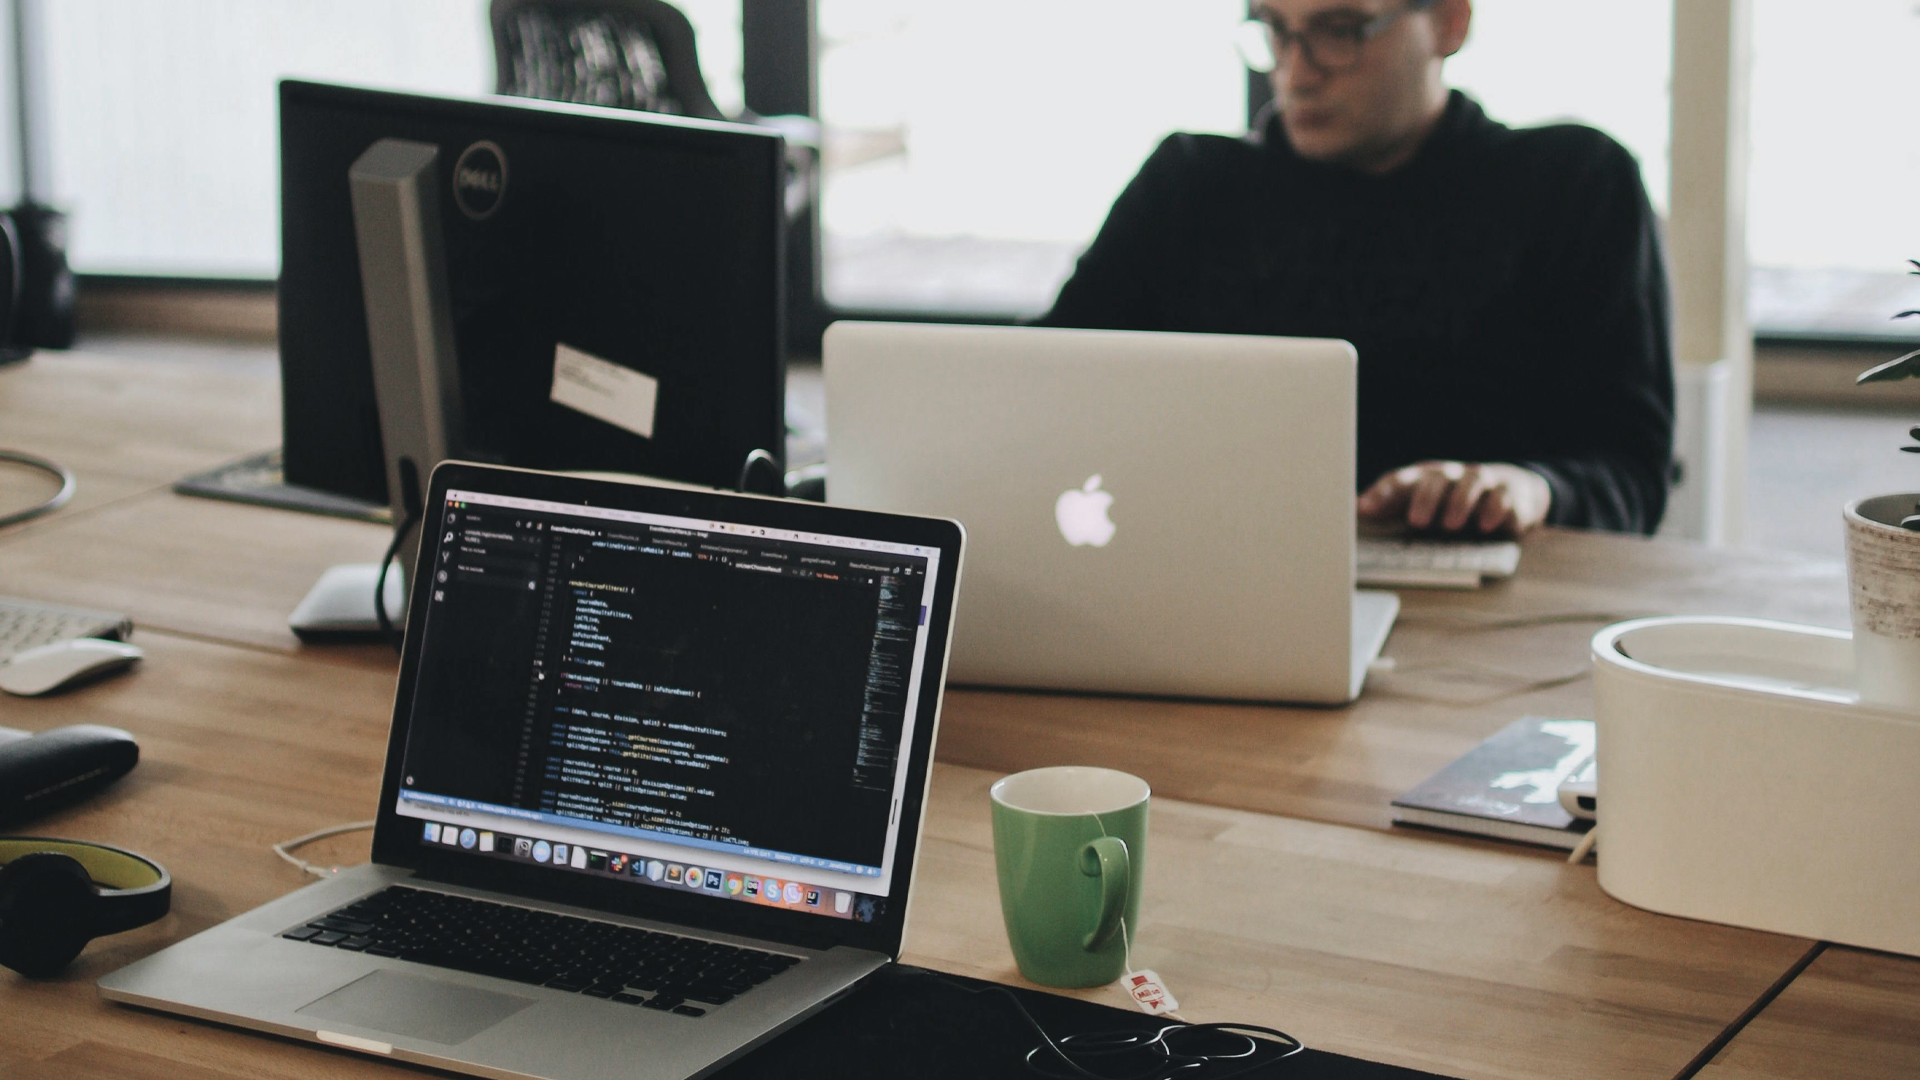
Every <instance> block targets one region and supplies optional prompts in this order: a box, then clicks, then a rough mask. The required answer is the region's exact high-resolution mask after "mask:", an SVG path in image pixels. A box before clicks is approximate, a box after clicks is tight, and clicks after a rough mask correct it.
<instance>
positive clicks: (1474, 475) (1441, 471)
mask: <svg viewBox="0 0 1920 1080" xmlns="http://www.w3.org/2000/svg"><path fill="white" fill-rule="evenodd" d="M1552 501H1553V489H1552V488H1550V487H1548V486H1547V481H1546V478H1545V477H1543V476H1541V475H1540V474H1539V473H1537V472H1533V471H1532V470H1530V469H1523V468H1521V467H1520V466H1518V465H1502V464H1468V463H1466V462H1462V461H1422V462H1420V463H1418V464H1415V465H1409V466H1407V467H1406V468H1404V469H1395V470H1394V471H1392V472H1390V473H1388V474H1386V475H1385V476H1382V477H1381V478H1380V479H1378V480H1376V481H1374V482H1373V486H1372V487H1370V488H1368V489H1367V490H1365V491H1363V492H1361V493H1360V497H1359V498H1357V499H1355V500H1354V511H1355V512H1356V513H1357V514H1359V515H1360V516H1361V517H1362V518H1365V519H1367V520H1368V521H1378V522H1400V521H1404V522H1406V524H1407V525H1408V526H1409V527H1410V528H1414V529H1440V530H1442V531H1445V532H1477V533H1479V534H1481V535H1483V536H1519V535H1520V534H1521V533H1524V532H1526V531H1527V530H1529V529H1531V528H1533V527H1534V526H1536V525H1538V524H1540V523H1541V522H1543V521H1545V520H1546V519H1547V506H1548V504H1550V503H1551V502H1552Z"/></svg>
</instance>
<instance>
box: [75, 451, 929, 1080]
mask: <svg viewBox="0 0 1920 1080" xmlns="http://www.w3.org/2000/svg"><path fill="white" fill-rule="evenodd" d="M427 506H428V511H427V519H426V522H425V528H426V529H427V533H426V542H425V543H423V544H422V545H421V549H420V552H421V553H420V564H419V569H420V572H419V573H417V574H415V575H413V580H414V588H413V594H412V604H411V607H410V609H409V615H408V620H407V634H406V649H405V653H404V656H403V658H402V662H401V669H400V680H399V687H398V691H397V693H396V695H395V702H394V716H393V728H392V734H391V739H390V743H389V746H388V750H387V764H386V776H385V781H384V784H383V786H382V789H381V794H380V805H379V808H378V815H379V819H378V826H377V828H376V830H375V833H374V843H373V861H372V862H370V863H368V864H367V865H364V866H360V867H357V868H354V869H352V870H348V871H346V872H344V873H341V874H340V875H338V876H337V877H334V878H332V879H330V880H327V881H324V882H321V883H318V884H315V885H312V886H310V887H308V888H306V889H302V890H300V891H298V892H295V893H293V894H291V895H289V896H286V897H283V898H281V899H279V900H276V901H274V902H273V903H270V904H267V905H265V906H263V907H260V908H257V909H255V910H254V911H251V912H249V913H247V914H245V915H242V916H240V917H238V918H236V919H232V920H230V921H228V922H226V923H223V924H221V925H219V926H216V927H214V928H213V929H211V930H208V931H206V932H204V933H201V934H198V935H196V936H194V937H192V938H189V939H187V940H186V941H183V942H180V943H179V944H176V945H173V946H171V947H169V948H167V949H165V950H162V951H161V952H159V953H156V954H154V955H153V956H150V957H148V958H147V959H145V960H142V961H140V962H138V963H135V964H133V965H131V966H129V967H126V968H123V969H121V970H119V971H117V972H114V973H113V974H111V975H109V976H107V977H106V978H103V979H101V980H100V989H101V992H102V993H103V994H104V995H105V996H106V997H108V998H111V999H113V1000H115V1001H122V1002H129V1003H132V1004H137V1005H143V1006H148V1007H151V1008H156V1009H162V1010H166V1011H169V1012H177V1013H184V1014H186V1015H189V1016H195V1017H201V1018H205V1019H211V1020H218V1021H223V1022H226V1023H230V1024H237V1025H240V1026H242V1027H247V1028H253V1029H257V1030H260V1031H267V1032H273V1033H275V1034H280V1035H288V1036H293V1037H296V1038H302V1039H310V1040H316V1041H319V1042H323V1043H329V1044H332V1045H335V1046H343V1047H349V1048H352V1049H356V1050H361V1051H365V1052H368V1053H372V1054H378V1055H384V1056H391V1057H393V1058H398V1059H402V1060H406V1061H412V1062H419V1063H423V1064H429V1065H435V1066H439V1067H442V1068H446V1069H452V1070H456V1071H460V1072H467V1073H473V1074H477V1075H483V1076H495V1077H509V1076H510V1077H551V1078H574V1077H579V1078H586V1077H607V1076H646V1077H687V1076H693V1075H696V1074H699V1073H702V1072H705V1071H707V1070H709V1069H711V1068H713V1067H715V1066H717V1065H719V1064H721V1063H724V1062H725V1061H727V1060H729V1059H731V1058H733V1057H735V1056H737V1055H739V1054H740V1053H742V1052H744V1051H745V1050H747V1049H748V1048H750V1047H751V1046H753V1045H754V1044H756V1043H758V1042H760V1041H762V1040H764V1039H766V1038H768V1037H770V1036H771V1035H773V1034H774V1033H775V1032H778V1031H779V1030H781V1029H782V1028H784V1027H786V1026H788V1025H790V1024H793V1023H794V1022H796V1021H797V1020H798V1019H800V1018H801V1017H803V1016H805V1015H807V1014H808V1013H809V1012H811V1011H813V1010H815V1009H818V1008H820V1007H821V1006H823V1005H824V1004H825V1003H827V1002H828V1001H830V1000H831V999H833V998H834V997H835V996H837V995H839V994H841V993H843V992H845V991H847V990H849V989H850V988H851V987H853V985H854V984H855V983H856V982H858V981H859V980H860V979H861V978H862V977H863V976H865V975H866V974H868V973H869V972H872V971H874V970H875V969H877V968H879V967H880V966H882V965H883V964H885V963H887V962H888V961H889V960H892V959H895V958H897V957H898V955H899V952H900V942H901V938H902V936H903V934H904V932H905V927H906V915H907V897H908V892H909V888H910V886H911V884H912V879H913V866H914V856H915V853H916V850H917V847H918V840H919V837H920V824H921V808H922V803H923V800H924V796H925V792H926V785H927V777H928V762H929V760H930V758H931V756H932V748H933V741H934V730H935V727H936V725H937V724H938V721H939V709H940V696H941V685H942V677H943V673H944V669H945V664H946V652H947V639H948V631H949V629H950V619H951V614H952V611H953V597H954V590H955V587H956V585H957V582H958V579H959V574H960V561H961V548H962V543H963V539H962V532H961V530H960V528H959V527H958V526H957V525H955V524H954V523H952V522H948V521H937V520H930V519H923V518H909V517H900V516H894V515H888V514H878V513H866V512H859V511H852V510H846V509H840V508H835V507H826V506H820V505H818V504H807V503H801V502H797V501H792V500H776V499H761V498H755V497H751V496H737V495H724V494H720V493H717V492H710V491H704V490H688V489H680V488H670V487H657V486H651V485H635V484H626V483H619V482H612V481H603V480H590V479H583V478H578V477H567V476H558V475H553V474H545V473H533V472H523V471H518V470H510V469H499V468H490V467H485V466H476V465H468V464H461V463H447V464H443V465H441V466H440V467H439V468H438V469H436V470H435V471H434V474H433V480H432V485H431V489H430V493H429V497H428V503H427ZM263 854H264V852H263Z"/></svg>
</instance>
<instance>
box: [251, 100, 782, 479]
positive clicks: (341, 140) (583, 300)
mask: <svg viewBox="0 0 1920 1080" xmlns="http://www.w3.org/2000/svg"><path fill="white" fill-rule="evenodd" d="M381 140H402V141H405V142H406V143H408V144H423V145H424V146H426V147H428V148H437V150H438V153H437V155H434V161H433V164H432V166H431V168H432V170H433V172H434V174H435V182H436V183H437V185H438V193H437V194H438V198H437V199H435V200H432V201H431V202H430V203H429V204H428V205H432V203H437V206H438V213H437V216H438V219H439V229H438V233H439V243H440V244H441V245H442V246H443V255H444V267H445V276H446V290H447V298H446V299H447V303H446V306H447V309H448V311H449V313H450V315H451V323H452V335H453V351H454V355H455V357H456V358H457V369H458V382H459V386H458V404H459V411H460V414H461V419H462V429H463V437H464V442H463V444H462V445H461V446H459V447H456V448H454V449H455V451H456V452H458V453H459V454H460V455H461V456H464V457H468V458H472V459H479V460H485V461H494V462H499V463H503V464H508V465H515V466H521V467H526V468H539V469H576V470H600V471H610V472H626V473H641V474H646V475H650V476H657V477H663V478H667V479H671V480H680V481H686V482H691V483H698V484H707V485H711V486H717V487H718V486H724V487H731V486H733V485H734V483H735V482H736V480H737V478H738V477H739V476H740V474H741V471H742V466H743V463H744V462H745V461H746V460H747V458H748V456H749V455H750V454H752V453H753V451H755V450H763V451H767V452H769V453H771V454H772V455H775V456H776V460H775V462H774V464H776V465H777V464H778V463H779V462H778V457H779V456H781V455H783V452H784V445H785V394H786V357H785V325H784V317H785V316H784V304H783V300H784V282H783V278H782V274H783V269H782V268H783V267H784V265H785V259H784V249H783V243H784V239H783V238H784V235H785V222H784V216H783V214H784V210H783V194H784V182H785V173H784V170H785V151H784V145H783V143H782V141H781V139H780V137H779V136H778V135H777V134H773V133H770V132H768V131H766V130H765V129H759V128H751V127H745V126H742V125H736V124H724V123H715V122H709V121H699V120H683V119H679V118H675V117H662V116H657V115H653V114H647V113H636V112H628V111H620V110H613V109H602V108H594V107H589V106H578V105H564V104H557V103H550V102H540V101H531V100H523V99H519V98H489V99H457V98H443V97H426V96H421V95H416V94H401V93H391V92H384V91H374V90H365V89H357V88H350V87H341V86H328V85H322V84H318V83H309V82H300V81H294V80H287V81H283V82H282V83H281V84H280V190H281V207H280V210H281V269H280V285H279V338H280V365H281V394H282V406H283V424H284V465H285V476H286V480H287V482H288V483H290V484H297V485H300V486H302V487H309V488H318V489H320V490H323V491H328V492H332V493H335V494H339V495H346V496H352V497H357V498H360V499H365V500H368V501H372V502H379V503H385V502H387V501H388V495H387V486H388V485H387V474H386V462H385V458H384V456H383V450H382V441H381V427H380V416H379V412H378V409H377V407H376V395H375V381H376V380H375V373H374V370H373V364H372V360H371V353H370V349H369V344H368V318H367V309H366V305H365V302H364V298H363V283H362V278H361V268H362V262H361V253H360V252H359V250H358V247H357V245H356V232H355V220H354V202H353V197H352V194H351V191H350V184H349V176H348V174H349V171H350V170H351V169H352V168H353V166H354V164H355V162H356V161H358V160H360V158H361V157H362V155H363V154H365V153H366V152H367V151H368V149H369V148H370V147H372V146H373V145H374V144H375V143H377V142H380V141H381ZM425 467H431V463H427V464H426V466H425Z"/></svg>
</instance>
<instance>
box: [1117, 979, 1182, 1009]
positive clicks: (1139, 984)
mask: <svg viewBox="0 0 1920 1080" xmlns="http://www.w3.org/2000/svg"><path fill="white" fill-rule="evenodd" d="M1120 985H1121V986H1124V987H1126V989H1127V993H1128V994H1129V995H1131V996H1132V997H1133V1003H1134V1004H1135V1005H1138V1006H1140V1008H1141V1010H1142V1011H1144V1012H1148V1013H1151V1014H1153V1015H1154V1016H1159V1015H1161V1014H1163V1013H1170V1012H1173V1011H1174V1010H1176V1009H1178V1008H1179V1007H1180V1003H1179V1002H1178V1001H1175V1000H1174V998H1173V995H1172V994H1169V993H1167V988H1166V987H1165V986H1163V985H1162V984H1161V982H1160V976H1159V974H1158V973H1157V972H1152V971H1146V970H1141V971H1130V972H1128V973H1127V974H1125V975H1122V976H1120Z"/></svg>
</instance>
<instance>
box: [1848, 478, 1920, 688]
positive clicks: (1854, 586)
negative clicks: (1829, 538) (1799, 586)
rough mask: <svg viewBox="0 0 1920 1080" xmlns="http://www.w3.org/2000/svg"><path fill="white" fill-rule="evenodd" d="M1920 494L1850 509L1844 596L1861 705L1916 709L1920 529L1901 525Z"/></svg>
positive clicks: (1919, 653) (1919, 662)
mask: <svg viewBox="0 0 1920 1080" xmlns="http://www.w3.org/2000/svg"><path fill="white" fill-rule="evenodd" d="M1916 503H1920V494H1915V495H1881V496H1878V497H1876V498H1872V499H1859V500H1856V501H1854V502H1851V503H1848V504H1847V509H1846V521H1847V594H1848V601H1849V606H1850V607H1851V609H1852V611H1853V660H1854V688H1855V689H1856V690H1858V691H1859V694H1860V700H1861V701H1865V702H1872V703H1875V704H1880V705H1892V706H1895V707H1898V708H1905V709H1915V710H1920V532H1915V531H1913V530H1911V529H1903V528H1901V527H1900V525H1899V522H1900V519H1901V518H1903V517H1906V516H1907V515H1909V514H1912V513H1914V512H1915V505H1916Z"/></svg>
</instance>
